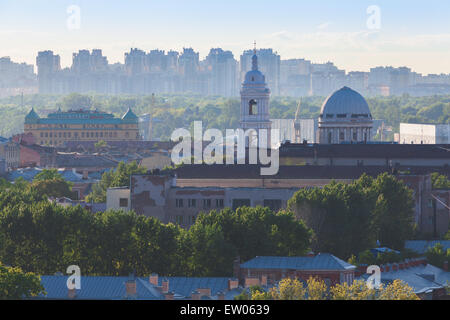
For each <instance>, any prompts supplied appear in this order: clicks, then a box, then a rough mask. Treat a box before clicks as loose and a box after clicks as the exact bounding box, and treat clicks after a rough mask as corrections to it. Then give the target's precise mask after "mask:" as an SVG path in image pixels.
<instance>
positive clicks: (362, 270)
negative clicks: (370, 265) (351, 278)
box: [358, 264, 367, 274]
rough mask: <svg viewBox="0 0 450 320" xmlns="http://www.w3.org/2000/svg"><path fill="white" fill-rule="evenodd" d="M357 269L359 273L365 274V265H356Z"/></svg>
mask: <svg viewBox="0 0 450 320" xmlns="http://www.w3.org/2000/svg"><path fill="white" fill-rule="evenodd" d="M358 271H359V272H360V273H361V274H365V273H366V272H367V265H365V264H362V265H360V266H359V267H358Z"/></svg>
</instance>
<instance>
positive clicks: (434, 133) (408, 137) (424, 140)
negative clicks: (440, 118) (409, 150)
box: [399, 123, 450, 144]
mask: <svg viewBox="0 0 450 320" xmlns="http://www.w3.org/2000/svg"><path fill="white" fill-rule="evenodd" d="M399 139H400V141H399V142H400V143H402V144H450V124H449V123H447V124H417V123H400V136H399Z"/></svg>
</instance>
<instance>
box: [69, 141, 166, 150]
mask: <svg viewBox="0 0 450 320" xmlns="http://www.w3.org/2000/svg"><path fill="white" fill-rule="evenodd" d="M105 142H106V144H107V145H108V148H111V149H118V150H124V149H127V148H132V149H145V150H151V149H164V150H170V149H172V147H173V146H174V145H175V143H174V142H171V141H141V140H132V141H108V140H105ZM96 143H97V141H67V142H66V143H65V148H63V149H69V150H75V149H83V148H84V149H95V144H96Z"/></svg>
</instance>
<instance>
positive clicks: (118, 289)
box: [40, 275, 239, 300]
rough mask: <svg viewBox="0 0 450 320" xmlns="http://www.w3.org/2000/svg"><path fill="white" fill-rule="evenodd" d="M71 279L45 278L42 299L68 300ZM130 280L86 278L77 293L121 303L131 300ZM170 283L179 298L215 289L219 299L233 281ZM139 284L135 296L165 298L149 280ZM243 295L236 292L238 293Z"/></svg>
mask: <svg viewBox="0 0 450 320" xmlns="http://www.w3.org/2000/svg"><path fill="white" fill-rule="evenodd" d="M67 279H68V276H63V275H60V276H58V275H53V276H41V283H42V285H43V286H44V288H45V291H46V292H47V294H46V295H45V297H44V296H41V297H40V298H47V299H67V298H68V296H67V294H68V289H67V284H66V282H67ZM129 279H130V278H129V277H104V276H82V277H81V289H80V290H76V293H77V296H76V299H85V300H97V299H101V300H119V299H127V298H128V297H127V296H126V289H125V283H126V282H127V281H128V280H129ZM162 279H163V278H162V277H159V279H158V282H159V286H161V285H162ZM165 279H167V280H169V290H170V291H172V292H173V293H174V294H175V295H176V296H177V298H178V299H183V298H187V297H190V295H191V293H192V291H195V290H197V289H201V288H209V289H211V295H212V296H215V295H216V294H217V293H218V292H219V291H226V290H227V288H228V279H229V278H189V277H166V278H165ZM134 280H135V281H136V291H137V295H136V296H135V297H132V298H134V299H140V300H164V295H163V294H161V292H160V291H159V290H158V288H157V287H155V286H154V285H152V284H151V283H150V282H149V279H148V277H147V278H134ZM238 293H239V292H236V294H238Z"/></svg>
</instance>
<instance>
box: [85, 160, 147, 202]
mask: <svg viewBox="0 0 450 320" xmlns="http://www.w3.org/2000/svg"><path fill="white" fill-rule="evenodd" d="M146 172H147V169H146V168H144V167H141V166H138V165H137V164H136V162H134V161H133V162H131V163H127V164H125V163H124V162H120V163H119V164H118V166H117V168H116V169H115V170H111V171H107V172H105V173H103V175H102V179H101V180H100V181H99V182H98V183H96V184H94V185H93V187H92V192H91V193H90V194H89V195H87V197H86V201H87V202H106V191H107V190H108V188H113V187H127V186H128V187H129V186H130V176H131V175H133V174H144V173H146Z"/></svg>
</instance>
